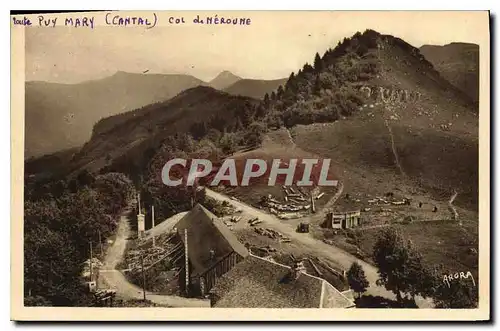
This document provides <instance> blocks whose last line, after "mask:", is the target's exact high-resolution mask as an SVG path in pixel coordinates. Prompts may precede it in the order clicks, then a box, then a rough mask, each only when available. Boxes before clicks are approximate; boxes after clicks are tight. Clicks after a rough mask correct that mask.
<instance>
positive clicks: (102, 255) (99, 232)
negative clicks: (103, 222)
mask: <svg viewBox="0 0 500 331" xmlns="http://www.w3.org/2000/svg"><path fill="white" fill-rule="evenodd" d="M97 233H98V234H99V247H100V248H101V259H103V258H104V253H103V252H102V241H101V230H97Z"/></svg>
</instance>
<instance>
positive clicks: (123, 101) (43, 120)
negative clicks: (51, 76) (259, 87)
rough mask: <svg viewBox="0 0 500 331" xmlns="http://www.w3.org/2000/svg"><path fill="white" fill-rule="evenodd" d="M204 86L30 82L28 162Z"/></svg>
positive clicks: (149, 81)
mask: <svg viewBox="0 0 500 331" xmlns="http://www.w3.org/2000/svg"><path fill="white" fill-rule="evenodd" d="M203 84H205V83H204V82H202V81H201V80H199V79H197V78H195V77H192V76H187V75H153V74H150V75H142V74H131V73H125V72H118V73H116V74H115V75H113V76H111V77H107V78H104V79H101V80H95V81H88V82H84V83H80V84H55V83H47V82H27V83H26V97H25V99H26V107H25V114H26V124H25V125H26V128H25V132H26V137H25V139H26V140H25V157H26V158H28V157H31V156H40V155H43V154H50V153H53V152H56V151H59V150H62V149H67V148H72V147H78V146H81V145H82V144H83V143H84V142H86V141H87V140H88V139H89V138H90V135H91V132H92V128H93V126H94V124H96V123H97V121H99V120H100V119H101V118H105V117H108V116H112V115H115V114H119V113H122V112H125V111H129V110H133V109H137V108H139V107H142V106H145V105H148V104H151V103H155V102H161V101H165V100H168V99H170V98H171V97H173V96H175V95H176V94H178V93H179V92H180V91H183V90H185V89H188V88H191V87H195V86H198V85H203Z"/></svg>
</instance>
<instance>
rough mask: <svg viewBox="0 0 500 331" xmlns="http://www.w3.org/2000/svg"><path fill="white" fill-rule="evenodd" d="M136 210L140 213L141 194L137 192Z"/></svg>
mask: <svg viewBox="0 0 500 331" xmlns="http://www.w3.org/2000/svg"><path fill="white" fill-rule="evenodd" d="M137 205H138V206H137V211H138V213H139V214H140V213H141V194H140V193H137Z"/></svg>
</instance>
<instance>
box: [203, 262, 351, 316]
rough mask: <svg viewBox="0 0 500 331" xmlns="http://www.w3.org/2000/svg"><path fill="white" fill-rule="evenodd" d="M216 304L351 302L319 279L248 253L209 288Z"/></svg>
mask: <svg viewBox="0 0 500 331" xmlns="http://www.w3.org/2000/svg"><path fill="white" fill-rule="evenodd" d="M210 293H211V296H212V301H213V302H212V304H213V305H214V306H215V307H233V308H351V307H354V306H355V305H354V302H353V301H352V300H350V299H349V298H347V297H346V296H345V295H344V294H342V293H341V292H339V291H338V290H337V289H336V288H334V287H333V286H332V285H331V284H329V283H328V282H327V281H325V280H324V279H322V278H319V277H315V276H312V275H309V274H307V273H305V270H304V269H301V268H300V267H297V266H295V267H289V266H286V265H283V264H279V263H276V262H273V261H269V260H266V259H263V258H260V257H258V256H255V255H251V254H250V255H249V256H248V257H247V258H245V259H244V260H243V261H242V262H240V263H238V264H237V265H236V266H234V267H233V268H232V269H231V270H230V271H228V272H227V273H226V274H225V275H224V276H222V277H220V278H219V279H218V280H217V283H216V285H215V286H214V287H213V288H212V289H211V290H210Z"/></svg>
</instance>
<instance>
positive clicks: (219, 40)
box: [14, 11, 484, 83]
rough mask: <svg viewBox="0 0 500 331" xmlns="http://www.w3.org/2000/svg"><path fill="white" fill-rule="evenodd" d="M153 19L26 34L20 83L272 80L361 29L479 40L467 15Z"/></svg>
mask: <svg viewBox="0 0 500 331" xmlns="http://www.w3.org/2000/svg"><path fill="white" fill-rule="evenodd" d="M117 14H120V15H122V16H126V15H127V13H122V12H120V13H117ZM158 14H159V22H160V23H159V24H161V26H160V25H159V26H156V27H154V28H152V29H149V30H148V29H145V28H144V27H110V26H102V24H103V23H104V17H100V18H96V22H99V24H101V25H100V26H97V27H95V28H94V29H89V28H70V27H64V26H58V27H55V28H50V27H49V28H40V27H36V26H32V27H27V28H26V30H25V31H26V33H25V37H26V80H27V81H32V80H40V81H50V82H59V83H78V82H81V81H86V80H92V79H99V78H104V77H107V76H110V75H113V74H114V73H115V72H117V71H126V72H132V73H141V72H143V71H145V70H149V72H148V73H163V74H169V73H182V74H189V75H193V76H195V77H197V78H200V79H202V80H205V81H209V80H211V79H213V78H214V77H215V76H216V75H217V74H218V73H219V72H221V71H223V70H229V71H231V72H232V73H234V74H236V75H238V76H241V77H243V78H255V79H277V78H284V77H288V76H289V75H290V73H291V72H292V71H294V72H296V71H297V70H298V69H300V68H301V67H302V66H303V65H304V63H305V62H309V63H311V62H312V61H313V59H314V55H315V53H316V52H319V53H320V54H321V55H322V54H323V53H324V52H325V51H326V50H327V49H328V48H329V47H332V48H333V47H335V46H336V45H337V43H338V41H339V40H341V39H343V38H344V37H350V36H352V35H353V34H354V33H355V32H357V31H361V32H363V31H364V30H366V29H368V28H370V29H373V30H376V31H378V32H380V33H383V34H391V35H394V36H396V37H399V38H402V39H403V40H405V41H407V42H408V43H410V44H412V45H413V46H415V47H420V46H422V45H424V44H433V45H444V44H448V43H450V42H471V43H479V40H478V38H479V37H480V36H479V35H478V34H477V30H476V29H477V26H478V25H477V24H478V22H480V19H479V18H478V17H475V16H474V15H471V13H470V12H321V11H307V12H269V11H267V12H237V13H235V12H233V13H225V12H217V14H219V17H226V16H227V17H249V18H251V20H252V22H251V25H249V26H233V25H194V24H192V23H191V22H192V19H193V18H194V16H195V15H196V14H200V17H206V16H207V14H208V15H215V14H216V13H215V12H214V13H203V12H201V13H198V12H177V13H176V12H161V13H158ZM59 15H60V14H59ZM82 15H85V14H81V16H82ZM87 15H89V16H92V15H94V16H95V15H98V14H97V13H87ZM144 15H146V16H149V17H151V15H150V14H148V13H146V14H144ZM46 16H49V15H48V14H47V15H46ZM54 16H57V15H52V17H54ZM170 16H176V17H179V16H184V17H185V20H186V22H187V24H185V25H181V26H175V25H165V24H167V21H168V17H170ZM35 18H36V16H35ZM480 18H484V17H480ZM59 20H60V21H64V18H63V17H61V18H60V19H59ZM34 21H35V22H36V21H37V20H36V19H34ZM14 56H15V55H14Z"/></svg>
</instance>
